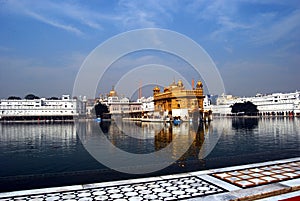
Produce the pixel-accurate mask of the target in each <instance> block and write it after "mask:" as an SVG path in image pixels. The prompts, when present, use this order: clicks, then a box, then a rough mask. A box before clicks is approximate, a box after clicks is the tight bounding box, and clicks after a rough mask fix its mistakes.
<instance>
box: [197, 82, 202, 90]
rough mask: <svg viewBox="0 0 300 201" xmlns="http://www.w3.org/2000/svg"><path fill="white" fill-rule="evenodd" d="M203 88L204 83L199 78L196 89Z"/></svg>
mask: <svg viewBox="0 0 300 201" xmlns="http://www.w3.org/2000/svg"><path fill="white" fill-rule="evenodd" d="M202 88H203V84H202V82H201V81H200V80H199V81H198V82H197V84H196V89H202Z"/></svg>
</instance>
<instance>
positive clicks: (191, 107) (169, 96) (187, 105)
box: [153, 80, 205, 120]
mask: <svg viewBox="0 0 300 201" xmlns="http://www.w3.org/2000/svg"><path fill="white" fill-rule="evenodd" d="M153 97H154V110H155V111H156V112H159V113H160V115H161V116H172V117H180V118H181V119H183V120H187V118H189V117H191V116H192V114H193V113H195V112H200V113H204V112H205V111H204V108H203V100H204V97H205V96H204V95H203V85H202V82H201V81H198V82H197V84H196V87H195V89H194V88H193V89H191V90H187V89H185V87H184V85H183V83H182V81H181V80H179V81H178V83H177V84H176V83H175V81H174V82H173V83H172V84H170V85H169V86H167V87H165V88H164V90H163V92H161V91H160V88H159V87H158V86H156V87H155V88H154V89H153Z"/></svg>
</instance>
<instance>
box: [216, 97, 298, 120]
mask: <svg viewBox="0 0 300 201" xmlns="http://www.w3.org/2000/svg"><path fill="white" fill-rule="evenodd" d="M248 101H250V102H251V103H253V104H254V105H256V106H257V109H258V115H260V116H300V92H298V91H296V92H291V93H273V94H265V95H263V94H257V95H256V96H253V97H235V96H232V95H224V94H223V95H222V96H220V97H218V99H217V105H212V112H213V114H214V115H220V116H227V115H233V114H232V113H231V108H232V106H233V105H234V104H235V103H244V102H248Z"/></svg>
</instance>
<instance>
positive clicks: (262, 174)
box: [212, 161, 300, 188]
mask: <svg viewBox="0 0 300 201" xmlns="http://www.w3.org/2000/svg"><path fill="white" fill-rule="evenodd" d="M212 175H213V176H214V177H217V178H219V179H222V180H224V181H227V182H229V183H232V184H234V185H237V186H239V187H242V188H247V187H254V186H258V185H264V184H270V183H274V182H279V181H284V180H288V179H295V178H299V177H300V161H294V162H290V163H284V164H277V165H269V166H262V167H255V168H248V169H241V170H235V171H227V172H219V173H215V174H212Z"/></svg>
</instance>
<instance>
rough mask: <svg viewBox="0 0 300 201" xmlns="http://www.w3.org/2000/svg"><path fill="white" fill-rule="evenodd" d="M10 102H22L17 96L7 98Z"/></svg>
mask: <svg viewBox="0 0 300 201" xmlns="http://www.w3.org/2000/svg"><path fill="white" fill-rule="evenodd" d="M7 99H8V100H21V98H20V97H17V96H10V97H8V98H7Z"/></svg>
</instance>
